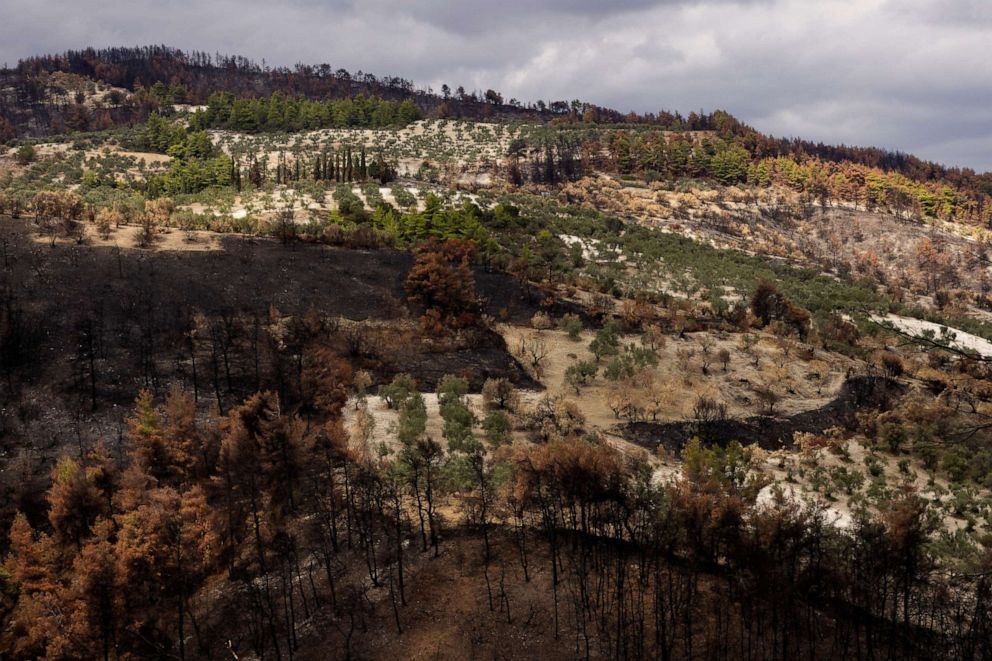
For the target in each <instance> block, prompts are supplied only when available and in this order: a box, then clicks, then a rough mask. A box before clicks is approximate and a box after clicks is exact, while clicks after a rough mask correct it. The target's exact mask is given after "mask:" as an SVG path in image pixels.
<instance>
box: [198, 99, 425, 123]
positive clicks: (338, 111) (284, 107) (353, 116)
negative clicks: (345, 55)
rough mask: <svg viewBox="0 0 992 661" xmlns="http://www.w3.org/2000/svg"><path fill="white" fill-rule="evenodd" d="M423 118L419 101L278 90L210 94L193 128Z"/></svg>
mask: <svg viewBox="0 0 992 661" xmlns="http://www.w3.org/2000/svg"><path fill="white" fill-rule="evenodd" d="M422 117H423V113H422V112H421V110H420V108H419V107H418V106H417V104H416V103H414V102H413V101H411V100H410V99H406V100H405V101H399V102H397V101H387V100H383V99H379V98H374V97H364V96H356V97H354V98H348V99H340V100H329V101H310V100H307V99H305V98H302V97H287V96H286V95H284V94H282V93H280V92H276V93H274V94H272V96H270V97H268V98H236V97H235V96H234V95H232V94H229V93H224V92H218V93H216V94H211V95H210V98H209V99H207V108H206V110H203V111H201V112H198V113H196V114H195V115H193V117H192V119H191V120H190V125H191V126H192V127H194V128H204V129H205V128H223V129H230V130H232V131H244V132H247V133H255V132H259V131H303V130H313V129H323V128H346V127H370V128H383V127H389V126H406V125H407V124H410V123H411V122H415V121H417V120H418V119H421V118H422Z"/></svg>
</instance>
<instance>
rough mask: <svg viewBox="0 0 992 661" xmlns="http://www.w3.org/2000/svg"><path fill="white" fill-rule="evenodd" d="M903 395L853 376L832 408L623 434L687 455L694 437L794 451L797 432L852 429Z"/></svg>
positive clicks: (628, 428)
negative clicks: (861, 416) (871, 411)
mask: <svg viewBox="0 0 992 661" xmlns="http://www.w3.org/2000/svg"><path fill="white" fill-rule="evenodd" d="M901 392H902V387H901V386H900V385H899V384H898V383H896V382H895V381H893V380H891V379H887V378H884V377H877V376H863V377H852V378H850V379H848V380H847V381H845V382H844V385H843V386H841V390H840V393H839V394H838V395H837V397H836V398H835V399H834V400H833V401H832V402H830V403H829V404H827V405H826V406H823V407H821V408H818V409H813V410H811V411H804V412H802V413H797V414H795V415H791V416H788V417H783V418H773V417H765V416H754V417H751V418H747V419H743V420H736V419H726V420H716V421H708V422H702V421H697V420H689V421H686V422H666V423H659V422H633V423H629V424H627V425H624V426H623V427H622V428H621V431H622V434H623V436H624V438H626V439H627V440H629V441H631V442H633V443H636V444H637V445H640V446H641V447H644V448H647V449H649V450H652V451H654V450H657V449H658V447H659V446H664V447H665V448H666V449H667V450H669V451H671V452H676V453H677V452H681V451H682V449H683V448H684V447H685V446H686V444H687V443H688V442H689V441H690V440H691V439H692V438H693V437H698V438H699V440H700V441H702V442H703V443H705V444H720V445H726V444H727V443H729V442H731V441H738V442H739V443H741V444H742V445H749V444H756V445H758V446H759V447H762V448H764V449H766V450H777V449H780V448H784V447H791V446H792V443H793V437H794V435H795V434H796V433H797V432H807V433H815V434H818V433H822V432H823V431H824V430H826V429H829V428H830V427H841V428H845V429H846V428H850V427H852V426H853V425H855V424H856V422H857V415H856V414H857V413H858V412H860V411H864V410H868V409H880V410H885V409H886V408H888V407H889V406H890V404H891V402H892V400H893V399H894V398H897V397H898V396H899V395H900V394H901Z"/></svg>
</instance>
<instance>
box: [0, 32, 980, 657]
mask: <svg viewBox="0 0 992 661" xmlns="http://www.w3.org/2000/svg"><path fill="white" fill-rule="evenodd" d="M0 79H2V82H0V99H2V102H0V116H2V117H3V118H4V120H3V121H2V122H0V139H4V140H6V141H7V142H6V143H5V144H4V145H3V146H0V251H2V254H0V259H2V265H3V266H2V271H0V494H2V498H0V502H2V503H3V505H2V508H0V531H2V533H0V551H2V556H3V558H4V561H3V563H2V565H0V656H3V657H4V658H8V657H9V658H25V659H28V658H49V659H90V658H125V659H141V658H166V657H168V658H191V659H192V658H197V659H199V658H204V659H206V658H228V657H230V656H232V655H233V656H234V657H235V658H241V659H245V658H277V659H282V658H302V659H309V658H313V659H318V658H349V659H351V658H356V659H358V658H369V659H373V658H375V659H380V658H381V659H385V658H396V657H403V658H425V659H426V658H448V659H463V658H470V657H471V658H477V657H478V658H534V657H541V658H545V657H546V658H617V659H620V658H663V659H697V658H713V659H717V658H722V659H799V658H803V659H851V658H857V659H875V658H906V659H909V658H953V659H982V658H988V655H989V654H990V653H992V650H990V648H989V641H990V640H992V617H990V611H989V608H990V606H989V596H990V594H992V592H990V581H992V425H990V424H989V419H990V416H992V386H990V375H992V372H990V370H989V364H990V362H992V350H990V347H992V344H990V343H992V300H990V298H989V296H990V292H992V271H990V255H989V243H990V241H992V235H990V233H989V229H988V228H989V227H990V226H992V197H990V195H992V179H990V175H989V174H988V173H986V174H977V173H974V172H972V171H970V170H967V169H958V168H948V167H943V166H938V165H936V164H932V163H927V162H924V161H922V160H920V159H917V158H915V157H912V156H908V155H904V154H893V153H888V152H885V151H883V150H877V149H867V148H866V149H862V148H851V147H831V146H827V145H822V144H813V143H811V142H807V141H803V140H798V139H797V140H781V139H775V138H772V137H770V136H764V135H761V134H760V133H758V132H757V131H755V130H754V129H752V128H750V127H747V126H745V125H743V124H742V123H740V122H738V121H737V120H736V119H734V118H733V117H732V116H731V115H729V114H727V113H724V112H715V113H712V114H697V113H692V114H690V115H689V116H686V117H683V116H681V115H679V114H677V113H667V112H659V113H657V114H646V115H633V114H628V115H625V114H622V113H620V112H616V111H613V110H609V109H606V108H601V107H598V106H594V105H591V104H585V103H582V102H579V101H576V102H564V101H562V102H557V103H555V102H552V103H547V102H540V103H533V104H524V103H520V102H518V101H516V100H512V101H511V100H504V99H503V98H502V95H501V94H499V92H497V91H494V90H488V91H487V92H484V93H481V94H480V93H477V92H468V93H465V92H464V91H460V92H459V91H457V90H456V91H455V92H454V93H452V92H451V91H450V90H447V89H446V90H444V91H442V92H441V93H440V94H435V93H433V92H432V91H430V90H419V89H416V88H415V87H414V85H413V84H412V83H410V82H409V81H404V80H400V79H396V78H390V77H386V78H378V77H375V76H370V75H367V74H350V73H348V72H345V71H341V70H339V71H333V70H332V69H331V67H330V66H327V65H323V66H317V67H308V66H298V67H296V68H294V69H292V70H288V69H272V68H267V67H263V66H260V65H257V64H254V63H252V62H250V61H247V60H245V59H244V58H222V57H220V56H209V55H206V54H202V53H186V54H184V53H181V52H179V51H175V50H173V49H168V48H164V47H150V48H141V49H110V50H104V51H96V50H86V51H79V52H70V53H66V54H64V55H58V56H43V57H36V58H31V59H29V60H25V61H22V62H21V63H20V64H19V65H18V66H17V67H15V68H13V69H10V70H6V71H3V72H0Z"/></svg>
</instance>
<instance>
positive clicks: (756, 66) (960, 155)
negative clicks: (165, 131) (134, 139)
mask: <svg viewBox="0 0 992 661" xmlns="http://www.w3.org/2000/svg"><path fill="white" fill-rule="evenodd" d="M0 15H2V16H3V20H2V21H0V61H6V62H8V63H9V64H11V65H12V64H14V63H15V62H16V61H17V60H18V59H19V58H21V57H24V56H28V55H32V54H38V53H45V52H55V51H62V50H65V49H67V48H79V47H83V46H87V45H93V46H109V45H135V44H150V43H155V44H167V45H170V46H176V47H179V48H183V49H198V50H206V51H210V52H214V51H220V52H224V53H232V54H240V55H245V56H248V57H251V58H252V59H257V60H261V59H263V58H264V59H265V60H266V61H267V62H268V63H269V64H273V65H277V64H279V65H281V64H287V65H291V64H294V63H296V62H307V63H321V62H328V63H330V64H331V65H332V66H334V67H335V68H337V67H345V68H347V69H349V70H351V71H356V70H359V69H361V70H363V71H369V72H372V73H376V74H381V75H398V76H402V77H404V78H409V79H412V80H413V81H414V82H415V83H417V84H418V85H432V86H433V87H434V88H435V89H439V88H440V86H441V83H445V82H446V83H448V84H450V85H451V86H452V87H456V86H457V85H464V86H465V87H466V88H467V89H483V90H484V89H486V88H490V87H491V88H494V89H498V90H500V91H501V92H503V94H504V95H505V96H506V97H507V98H510V97H517V98H518V99H520V100H522V101H532V100H536V99H539V98H542V99H559V98H560V99H572V98H581V99H583V100H588V101H591V102H594V103H598V104H601V105H606V106H610V107H614V108H617V109H618V110H623V111H626V110H637V111H642V112H643V111H656V110H659V109H671V110H680V111H682V112H683V113H688V112H689V111H690V110H694V109H700V108H702V109H706V110H713V109H717V108H723V109H726V110H728V111H730V112H731V113H732V114H734V115H736V116H737V117H739V118H741V119H742V120H744V121H746V122H748V123H749V124H752V125H753V126H755V127H756V128H758V129H760V130H762V131H765V132H768V133H772V134H775V135H786V136H801V137H805V138H811V139H815V140H823V141H826V142H834V143H840V142H843V143H847V144H861V145H878V146H882V147H887V148H890V149H899V150H902V151H909V152H913V153H915V154H918V155H920V156H922V157H925V158H928V159H932V160H936V161H939V162H942V163H945V164H948V165H962V166H968V167H973V168H975V169H977V170H979V171H984V170H992V66H990V60H992V2H990V1H989V0H613V1H597V0H546V1H545V2H540V1H539V0H488V1H486V2H475V1H471V2H468V1H465V2H456V1H454V0H362V1H358V0H354V1H348V0H278V1H273V0H264V1H263V0H218V1H213V2H210V1H207V0H100V1H97V0H75V1H69V0H0Z"/></svg>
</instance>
